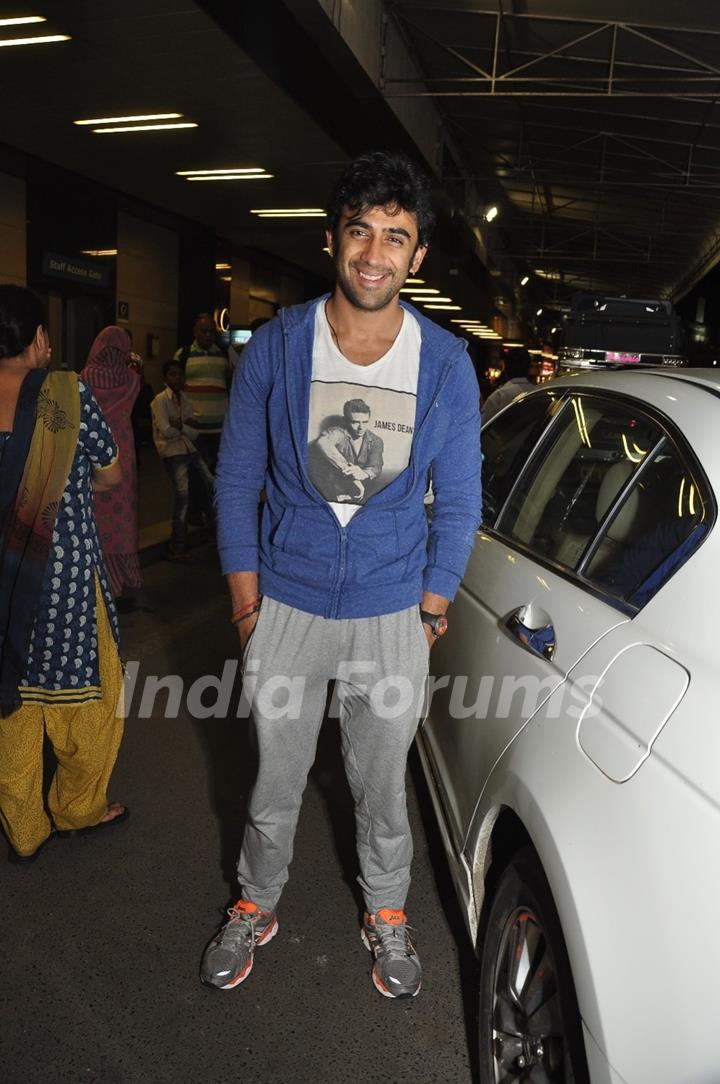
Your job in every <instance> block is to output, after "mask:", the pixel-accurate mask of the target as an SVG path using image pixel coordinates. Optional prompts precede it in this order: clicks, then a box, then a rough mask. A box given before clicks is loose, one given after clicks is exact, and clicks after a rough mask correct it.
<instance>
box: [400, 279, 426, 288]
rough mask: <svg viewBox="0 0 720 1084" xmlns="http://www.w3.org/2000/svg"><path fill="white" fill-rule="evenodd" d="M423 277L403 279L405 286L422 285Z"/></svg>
mask: <svg viewBox="0 0 720 1084" xmlns="http://www.w3.org/2000/svg"><path fill="white" fill-rule="evenodd" d="M424 282H425V279H405V285H406V286H422V285H423V283H424Z"/></svg>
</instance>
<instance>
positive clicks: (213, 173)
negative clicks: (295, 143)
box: [142, 114, 267, 177]
mask: <svg viewBox="0 0 720 1084" xmlns="http://www.w3.org/2000/svg"><path fill="white" fill-rule="evenodd" d="M176 115H177V114H176ZM155 119H157V120H159V119H160V118H159V117H158V118H154V117H142V120H155ZM228 173H231V174H240V173H242V174H252V173H259V174H263V173H267V170H266V169H265V168H264V167H263V166H251V167H247V168H245V167H240V166H237V167H236V166H228V168H227V169H178V170H176V171H175V176H176V177H221V176H226V175H227V174H228Z"/></svg>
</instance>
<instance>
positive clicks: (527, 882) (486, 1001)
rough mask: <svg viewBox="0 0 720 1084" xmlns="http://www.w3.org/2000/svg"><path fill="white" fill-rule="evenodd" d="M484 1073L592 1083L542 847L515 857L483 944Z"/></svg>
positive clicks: (489, 1083) (489, 1081)
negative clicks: (541, 856) (541, 858)
mask: <svg viewBox="0 0 720 1084" xmlns="http://www.w3.org/2000/svg"><path fill="white" fill-rule="evenodd" d="M480 1066H481V1073H480V1079H481V1080H482V1081H483V1082H484V1084H514V1082H516V1081H517V1082H518V1084H520V1082H523V1084H525V1082H526V1084H588V1082H589V1077H588V1070H587V1063H586V1059H585V1050H584V1044H583V1039H582V1028H581V1024H580V1013H579V1010H578V1006H577V999H576V997H575V987H574V983H573V979H572V973H571V971H570V963H569V960H568V955H567V950H566V948H565V942H564V940H563V936H562V931H561V929H560V922H559V919H558V916H557V911H556V910H555V904H554V903H553V899H552V894H551V892H550V887H549V885H548V883H547V879H546V878H545V874H544V873H543V870H542V867H541V865H540V863H539V861H538V859H537V857H536V856H535V853H534V851H533V850H532V849H531V848H529V847H527V848H524V849H523V850H521V851H518V852H517V854H515V855H514V857H513V858H512V859H511V861H510V862H509V863H508V865H507V866H506V867H505V869H504V870H503V872H502V874H501V875H500V878H499V880H498V882H497V884H496V887H495V890H494V892H493V896H492V899H491V900H490V901H489V908H488V911H487V922H486V923H485V926H484V932H483V934H482V942H481V944H480Z"/></svg>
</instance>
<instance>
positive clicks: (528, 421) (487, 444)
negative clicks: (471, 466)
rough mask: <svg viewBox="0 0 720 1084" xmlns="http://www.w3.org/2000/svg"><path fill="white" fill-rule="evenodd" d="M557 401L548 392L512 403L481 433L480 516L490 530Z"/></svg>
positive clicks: (556, 407) (558, 402)
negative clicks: (481, 502) (481, 490)
mask: <svg viewBox="0 0 720 1084" xmlns="http://www.w3.org/2000/svg"><path fill="white" fill-rule="evenodd" d="M559 405H560V400H559V399H558V398H557V396H555V395H554V394H552V393H550V392H543V393H540V394H537V395H531V396H529V397H528V398H525V399H523V400H522V401H521V402H518V403H514V404H512V405H511V406H510V407H509V408H508V409H507V410H505V411H503V413H502V414H501V415H499V416H498V417H497V418H493V419H492V420H491V421H489V422H488V424H487V425H485V426H483V430H482V438H481V443H482V453H483V465H482V489H483V516H482V521H483V524H484V525H485V526H486V527H492V525H493V524H494V523H495V520H496V519H497V517H498V515H499V514H500V512H501V511H502V508H503V505H504V504H505V501H506V500H507V498H508V495H509V493H510V490H511V489H512V487H513V483H514V482H515V481H516V480H517V477H518V475H519V473H520V471H521V470H522V468H523V467H524V466H525V464H526V462H527V461H528V459H529V457H530V453H531V452H532V450H533V448H534V447H535V445H536V444H537V442H538V440H539V439H540V436H541V435H542V432H543V430H544V428H545V426H546V425H547V424H548V422H549V421H550V418H551V417H552V416H553V414H554V412H555V411H556V410H557V409H558V407H559Z"/></svg>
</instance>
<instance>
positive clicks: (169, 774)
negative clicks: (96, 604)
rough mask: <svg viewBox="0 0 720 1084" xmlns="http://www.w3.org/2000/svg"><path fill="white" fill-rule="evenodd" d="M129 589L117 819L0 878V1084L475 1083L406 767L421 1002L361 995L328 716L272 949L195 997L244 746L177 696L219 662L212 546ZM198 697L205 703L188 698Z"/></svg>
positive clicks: (221, 610)
mask: <svg viewBox="0 0 720 1084" xmlns="http://www.w3.org/2000/svg"><path fill="white" fill-rule="evenodd" d="M144 576H145V588H144V591H143V595H142V596H141V598H140V604H141V607H142V608H140V609H137V610H135V611H133V612H131V613H129V614H126V615H124V616H123V617H122V626H123V655H124V657H125V659H126V660H128V661H130V662H131V663H132V662H133V661H136V662H138V663H139V669H138V674H137V681H136V683H135V689H134V692H133V696H132V701H131V704H130V714H129V717H128V721H127V725H126V732H125V740H124V743H123V746H122V749H121V752H120V757H119V759H118V764H117V767H116V770H115V774H114V776H113V780H112V784H111V789H110V798H111V799H117V800H120V801H123V802H126V803H127V804H128V805H129V806H130V808H131V811H132V815H131V817H130V819H129V820H128V821H127V822H126V823H125V824H124V825H120V826H117V827H116V828H113V829H111V830H108V831H106V832H104V833H99V834H98V835H97V836H94V837H85V838H81V839H74V840H53V841H51V842H50V843H49V844H48V846H47V848H46V849H45V850H44V851H43V853H42V855H41V856H40V857H39V859H38V861H37V862H36V863H35V864H34V865H32V866H29V867H26V868H25V867H17V866H12V865H9V864H7V863H5V862H4V861H3V862H1V863H0V968H1V973H2V978H1V981H0V1081H2V1082H3V1084H61V1082H63V1084H64V1082H66V1081H67V1082H72V1084H171V1082H172V1084H205V1082H208V1081H212V1082H217V1084H225V1082H227V1084H230V1082H236V1081H238V1082H243V1084H281V1082H282V1084H286V1082H288V1084H290V1082H298V1084H306V1082H307V1084H360V1082H365V1081H382V1082H383V1084H404V1082H409V1081H412V1082H413V1084H473V1082H476V1081H477V1076H476V1074H477V1068H476V1058H475V1053H474V1050H475V1041H476V1040H475V1028H476V1004H475V988H476V973H475V968H474V965H473V963H472V957H471V952H470V945H469V941H468V939H467V936H466V934H465V932H464V927H463V925H462V921H461V918H460V915H459V910H458V907H457V904H456V903H455V900H454V897H453V892H452V887H451V885H450V882H449V878H448V873H447V869H446V865H445V859H444V856H443V854H442V849H441V844H440V842H439V838H438V835H437V830H436V828H435V826H434V823H433V814H432V811H431V809H430V804H429V799H428V797H427V794H426V793H425V790H424V784H423V782H422V780H421V777H420V772H419V769H418V766H417V761H416V758H415V756H414V754H413V756H411V764H410V771H409V777H408V790H409V807H410V818H411V823H412V825H413V832H414V837H415V863H414V866H413V884H412V887H411V893H410V898H409V901H408V912H409V915H410V921H411V924H412V926H413V928H414V931H415V939H416V944H417V947H418V951H419V953H420V956H421V959H422V962H423V970H424V986H423V989H422V991H421V993H420V995H419V996H418V997H417V998H415V999H413V1000H411V1001H397V1002H395V1001H389V1000H387V999H386V998H383V997H381V996H380V995H379V994H378V993H377V992H376V991H375V989H374V988H373V986H372V983H371V981H370V960H371V957H370V955H369V953H368V952H367V951H366V949H365V948H364V947H363V945H362V943H361V941H360V927H359V918H360V913H361V910H362V900H361V897H360V895H359V892H358V889H357V885H356V883H355V876H356V872H357V870H356V859H355V848H354V825H353V815H352V804H351V799H350V795H349V791H348V789H347V784H346V783H345V778H344V774H343V770H342V762H341V759H340V753H339V742H338V739H337V730H336V727H334V726H333V725H332V720H326V723H325V725H324V727H323V732H322V735H321V739H320V745H319V749H318V757H317V760H316V764H315V767H314V769H313V771H312V773H311V777H310V780H309V783H308V787H307V790H306V793H305V800H304V804H303V809H302V813H301V816H300V824H299V828H298V834H297V838H296V846H295V858H294V861H293V865H292V868H291V875H290V881H289V884H288V885H287V887H286V890H285V892H284V894H283V898H282V900H281V902H280V907H279V909H278V917H279V923H280V930H279V933H278V935H277V936H276V937H275V939H274V940H273V941H271V942H270V943H269V944H268V945H266V946H264V947H262V948H261V949H259V950H258V952H257V956H256V960H255V967H254V970H253V973H252V975H251V976H250V978H249V979H248V980H247V981H246V982H245V983H243V984H242V986H240V987H239V988H237V989H236V990H232V991H215V990H209V989H207V988H205V987H203V986H202V985H201V984H200V982H199V980H198V966H199V961H200V956H201V953H202V950H203V947H204V945H205V943H206V942H207V940H208V939H209V937H210V936H211V934H212V933H213V931H214V929H215V928H216V927H217V926H218V925H219V923H220V921H221V919H222V915H223V908H224V907H225V906H227V905H228V904H229V903H230V902H232V900H233V899H234V898H235V896H236V895H237V886H236V884H235V882H234V865H235V861H236V856H237V851H238V847H239V843H240V839H241V835H242V827H243V819H244V810H245V803H246V800H247V795H248V792H249V788H250V786H251V783H252V779H253V776H254V771H255V759H254V751H253V744H252V740H251V736H250V733H249V726H248V722H247V720H246V719H242V718H241V719H237V718H236V712H237V705H238V699H239V698H238V693H237V689H236V690H235V691H234V692H233V695H232V699H231V703H230V705H229V707H228V708H227V709H224V705H221V707H222V708H223V710H222V711H221V715H222V717H220V718H213V717H210V718H207V719H197V718H192V717H191V714H190V712H189V711H188V704H187V697H188V691H189V689H190V686H191V685H192V683H193V682H194V681H195V680H196V679H197V678H199V677H202V676H203V675H215V676H216V677H220V675H221V674H222V671H223V666H224V664H225V662H226V660H229V661H230V662H229V665H230V669H232V667H233V660H234V659H236V657H237V652H236V646H237V645H236V633H235V631H234V630H233V629H232V627H231V626H230V625H229V622H228V616H229V603H228V600H227V598H226V594H225V588H224V584H223V581H222V579H221V577H220V573H219V570H218V567H217V560H216V557H215V554H214V551H213V549H212V547H211V546H210V545H204V546H200V547H198V548H197V549H195V550H193V551H192V552H191V554H190V556H189V558H188V559H187V562H186V563H182V564H180V563H168V562H164V561H157V562H156V563H154V564H151V565H150V566H149V567H147V568H146V569H145V570H144ZM131 672H132V671H131ZM166 675H178V679H177V680H176V681H175V683H174V684H175V687H176V689H177V687H178V683H179V681H180V679H182V681H183V682H184V684H183V695H182V697H181V703H180V710H179V712H178V714H177V717H176V718H168V717H167V713H166V710H165V701H166V693H159V694H158V696H157V698H156V701H155V707H154V710H153V711H152V714H151V717H150V718H139V717H138V715H139V714H147V713H148V712H147V709H148V707H149V702H147V701H146V703H145V705H144V708H145V710H144V711H143V712H141V710H140V709H141V707H143V705H142V692H143V690H145V691H146V695H147V680H146V679H147V678H149V677H152V676H157V677H164V676H166ZM197 692H198V689H197V687H196V693H197ZM217 696H218V693H217V691H216V692H213V691H212V689H208V690H206V692H205V694H204V696H203V700H202V702H203V703H204V704H205V705H212V703H213V702H214V700H215V699H216V698H217ZM172 706H173V705H171V707H172ZM171 714H172V713H171Z"/></svg>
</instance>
